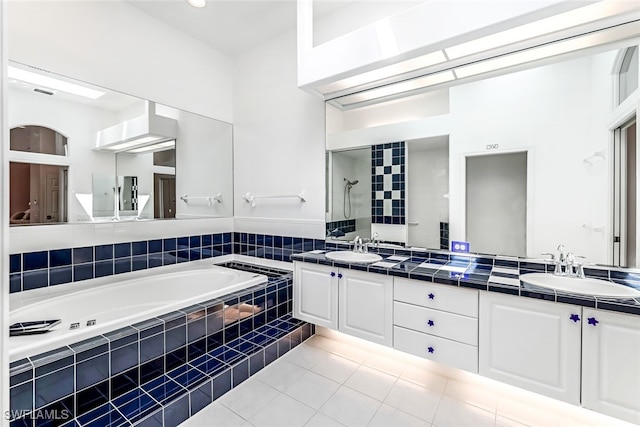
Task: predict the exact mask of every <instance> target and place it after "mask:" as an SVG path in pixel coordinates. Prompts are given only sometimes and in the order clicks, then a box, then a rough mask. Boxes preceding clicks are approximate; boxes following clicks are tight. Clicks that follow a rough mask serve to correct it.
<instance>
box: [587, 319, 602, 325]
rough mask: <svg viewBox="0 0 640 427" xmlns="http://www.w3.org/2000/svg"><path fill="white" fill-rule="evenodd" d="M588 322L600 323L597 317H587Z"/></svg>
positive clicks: (592, 323) (591, 323)
mask: <svg viewBox="0 0 640 427" xmlns="http://www.w3.org/2000/svg"><path fill="white" fill-rule="evenodd" d="M587 322H589V324H590V325H593V326H596V325H597V324H598V323H600V322H599V321H598V320H596V318H595V317H587Z"/></svg>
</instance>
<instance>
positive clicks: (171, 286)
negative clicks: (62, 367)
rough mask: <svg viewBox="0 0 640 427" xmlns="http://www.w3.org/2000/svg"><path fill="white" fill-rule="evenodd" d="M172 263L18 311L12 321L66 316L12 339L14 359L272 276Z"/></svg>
mask: <svg viewBox="0 0 640 427" xmlns="http://www.w3.org/2000/svg"><path fill="white" fill-rule="evenodd" d="M172 267H173V268H172V269H165V268H164V267H159V268H157V271H156V269H154V270H145V272H146V274H144V275H143V276H141V274H140V273H139V272H137V274H134V273H127V274H122V275H117V276H111V277H110V278H109V279H110V281H111V283H108V284H100V285H97V286H95V287H93V288H88V289H83V290H80V291H76V292H70V293H66V294H63V295H59V296H54V297H51V298H48V299H47V300H45V301H41V302H35V303H32V304H28V305H24V306H22V307H20V308H17V309H14V310H12V311H11V312H10V313H9V322H10V323H9V324H13V323H16V322H26V321H33V320H49V319H61V320H62V322H61V323H60V324H59V325H57V326H55V327H53V328H52V329H51V330H50V331H49V332H47V333H44V334H37V335H24V336H12V337H9V358H10V361H15V360H18V359H21V358H24V357H27V356H32V355H35V354H40V353H44V352H47V351H49V350H53V349H56V348H59V347H63V346H65V345H69V344H72V343H74V342H78V341H82V340H84V339H87V338H90V337H93V336H96V335H100V334H103V333H106V332H109V331H113V330H116V329H119V328H121V327H124V326H127V325H132V324H134V323H137V322H140V321H143V320H146V319H149V318H151V317H154V316H158V315H161V314H164V313H167V312H170V311H173V310H177V309H181V308H184V307H187V306H189V305H193V304H196V303H198V302H203V301H207V300H210V299H214V298H216V297H219V296H222V295H226V294H229V293H231V292H236V291H239V290H241V289H246V288H249V287H251V286H255V285H257V284H260V283H264V282H266V281H267V278H266V276H263V275H259V274H255V273H247V272H244V271H237V270H231V269H228V268H224V267H220V266H216V265H213V264H211V262H208V263H202V262H199V263H196V262H194V263H187V264H185V265H184V266H172ZM176 270H177V271H176ZM128 274H131V276H127V275H128ZM132 276H133V278H131V277H132ZM87 282H89V281H87ZM103 282H104V281H103ZM86 285H87V284H85V285H84V287H85V288H87V286H86ZM72 325H73V326H72Z"/></svg>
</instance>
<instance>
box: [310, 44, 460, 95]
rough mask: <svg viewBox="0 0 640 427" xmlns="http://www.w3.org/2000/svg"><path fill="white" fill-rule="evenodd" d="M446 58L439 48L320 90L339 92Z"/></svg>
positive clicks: (430, 64) (423, 66) (443, 60)
mask: <svg viewBox="0 0 640 427" xmlns="http://www.w3.org/2000/svg"><path fill="white" fill-rule="evenodd" d="M446 60H447V58H446V57H445V56H444V53H443V52H442V51H440V50H439V51H436V52H431V53H428V54H426V55H422V56H418V57H416V58H411V59H407V60H406V61H402V62H398V63H395V64H392V65H387V66H386V67H382V68H378V69H376V70H372V71H367V72H365V73H362V74H358V75H356V76H353V77H347V78H346V79H342V80H338V81H337V82H333V83H328V84H326V85H324V86H320V87H318V90H319V91H320V92H322V93H332V92H338V91H340V90H345V89H348V88H351V87H356V86H360V85H363V84H366V83H371V82H375V81H377V80H381V79H385V78H388V77H392V76H395V75H398V74H404V73H408V72H410V71H415V70H419V69H422V68H426V67H430V66H432V65H435V64H440V63H442V62H445V61H446Z"/></svg>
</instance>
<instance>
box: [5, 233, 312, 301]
mask: <svg viewBox="0 0 640 427" xmlns="http://www.w3.org/2000/svg"><path fill="white" fill-rule="evenodd" d="M315 249H324V240H319V239H308V238H302V237H292V236H279V235H271V234H254V233H239V232H235V233H217V234H202V235H195V236H184V237H171V238H166V239H154V240H148V241H147V240H143V241H136V242H125V243H116V244H106V245H98V246H86V247H77V248H63V249H53V250H50V251H38V252H26V253H22V254H12V255H10V274H9V279H10V280H9V284H10V290H11V292H12V293H14V292H21V291H27V290H31V289H38V288H43V287H47V286H55V285H61V284H64V283H71V282H79V281H82V280H88V279H93V278H97V277H105V276H111V275H115V274H120V273H128V272H131V271H137V270H144V269H147V268H154V267H160V266H163V265H171V264H177V263H182V262H189V261H196V260H199V259H205V258H212V257H217V256H221V255H230V254H241V255H248V256H253V257H257V258H266V259H272V260H277V261H289V257H290V256H291V255H292V254H295V253H302V252H308V251H312V250H315Z"/></svg>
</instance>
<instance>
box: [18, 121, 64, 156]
mask: <svg viewBox="0 0 640 427" xmlns="http://www.w3.org/2000/svg"><path fill="white" fill-rule="evenodd" d="M9 146H10V149H11V150H13V151H26V152H29V153H41V154H53V155H56V156H66V155H67V138H66V137H65V136H64V135H61V134H59V133H58V132H56V131H55V130H53V129H49V128H46V127H43V126H18V127H16V128H13V129H11V135H10V143H9Z"/></svg>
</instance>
